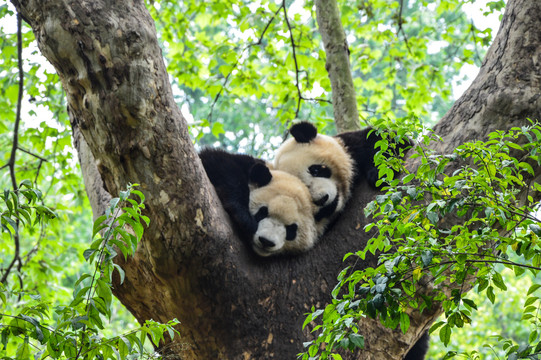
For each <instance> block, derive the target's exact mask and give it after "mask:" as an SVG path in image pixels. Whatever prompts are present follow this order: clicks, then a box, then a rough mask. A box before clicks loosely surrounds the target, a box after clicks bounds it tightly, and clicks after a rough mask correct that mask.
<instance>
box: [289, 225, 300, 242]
mask: <svg viewBox="0 0 541 360" xmlns="http://www.w3.org/2000/svg"><path fill="white" fill-rule="evenodd" d="M297 228H298V226H297V224H291V225H286V240H289V241H291V240H295V238H296V237H297Z"/></svg>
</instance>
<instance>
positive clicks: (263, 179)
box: [250, 163, 272, 187]
mask: <svg viewBox="0 0 541 360" xmlns="http://www.w3.org/2000/svg"><path fill="white" fill-rule="evenodd" d="M271 180H272V174H271V172H270V170H269V168H268V167H267V166H266V165H265V164H260V163H256V164H254V166H252V168H251V169H250V182H251V183H254V184H256V185H257V186H259V187H262V186H265V185H268V184H269V183H270V182H271Z"/></svg>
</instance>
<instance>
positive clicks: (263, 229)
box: [250, 170, 318, 256]
mask: <svg viewBox="0 0 541 360" xmlns="http://www.w3.org/2000/svg"><path fill="white" fill-rule="evenodd" d="M271 174H272V180H271V182H270V183H269V184H267V185H265V186H262V187H255V186H254V185H250V213H251V214H252V215H255V214H256V213H257V212H258V210H259V209H260V208H261V207H262V206H266V207H267V208H268V216H267V217H266V218H264V219H262V220H261V221H260V222H259V224H258V228H257V231H256V233H255V234H254V237H253V248H254V251H255V252H256V253H257V254H259V255H260V256H269V255H273V254H278V253H300V252H304V251H307V250H309V249H310V248H311V247H312V246H313V245H314V244H315V243H316V241H317V237H318V234H317V230H316V224H315V222H314V217H313V214H314V211H315V205H314V204H313V203H312V199H311V197H310V192H309V191H308V188H307V187H306V185H304V184H303V182H302V181H300V180H299V179H298V178H296V177H295V176H293V175H290V174H288V173H285V172H283V171H275V170H271ZM291 224H297V236H296V237H295V239H293V240H286V235H287V231H286V225H291ZM260 237H264V238H266V239H267V240H270V241H272V242H273V243H274V244H275V245H274V246H272V247H264V246H262V244H261V241H260V240H259V238H260Z"/></svg>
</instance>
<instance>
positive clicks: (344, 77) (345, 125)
mask: <svg viewBox="0 0 541 360" xmlns="http://www.w3.org/2000/svg"><path fill="white" fill-rule="evenodd" d="M315 6H316V17H317V25H318V27H319V33H320V34H321V39H322V41H323V46H324V48H325V54H326V56H327V58H326V63H325V68H326V69H327V72H328V73H329V79H330V80H331V88H332V104H333V113H334V122H335V124H336V128H337V130H338V132H339V133H341V132H345V131H353V130H358V129H360V123H359V112H358V110H357V97H356V95H355V87H354V86H353V78H352V75H351V67H350V63H349V46H348V42H347V40H346V33H345V32H344V28H343V27H342V21H341V19H340V10H339V9H338V3H337V2H336V0H316V1H315Z"/></svg>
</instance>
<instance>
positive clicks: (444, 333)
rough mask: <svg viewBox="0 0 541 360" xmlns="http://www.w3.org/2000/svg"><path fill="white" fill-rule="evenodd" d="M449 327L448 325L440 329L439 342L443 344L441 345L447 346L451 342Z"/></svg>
mask: <svg viewBox="0 0 541 360" xmlns="http://www.w3.org/2000/svg"><path fill="white" fill-rule="evenodd" d="M451 332H452V331H451V327H450V326H449V324H445V325H444V326H443V327H442V328H441V329H440V340H441V342H442V343H443V345H445V346H447V345H449V342H450V341H451Z"/></svg>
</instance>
